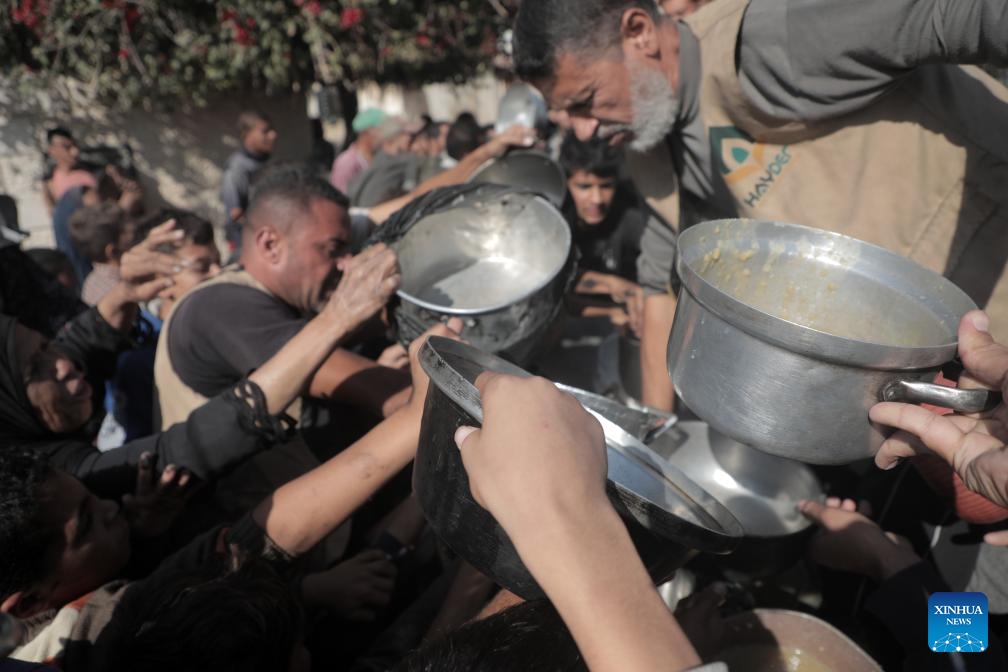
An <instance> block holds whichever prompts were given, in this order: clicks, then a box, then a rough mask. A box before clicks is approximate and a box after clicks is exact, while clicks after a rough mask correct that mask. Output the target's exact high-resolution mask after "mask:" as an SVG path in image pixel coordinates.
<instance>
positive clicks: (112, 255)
mask: <svg viewBox="0 0 1008 672" xmlns="http://www.w3.org/2000/svg"><path fill="white" fill-rule="evenodd" d="M103 252H104V253H105V261H112V260H113V259H116V258H118V257H119V256H121V255H120V254H119V246H118V245H116V244H115V243H109V244H108V245H106V246H105V249H104V250H103Z"/></svg>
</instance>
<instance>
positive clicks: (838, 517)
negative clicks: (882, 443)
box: [798, 497, 920, 581]
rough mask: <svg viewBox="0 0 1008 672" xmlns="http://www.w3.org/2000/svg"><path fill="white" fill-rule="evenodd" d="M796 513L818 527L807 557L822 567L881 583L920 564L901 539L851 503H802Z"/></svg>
mask: <svg viewBox="0 0 1008 672" xmlns="http://www.w3.org/2000/svg"><path fill="white" fill-rule="evenodd" d="M798 510H799V511H801V512H802V515H804V516H805V517H806V518H808V519H809V520H811V521H812V522H814V523H816V524H817V525H818V526H819V532H818V533H817V534H816V536H815V537H813V538H812V541H811V542H809V547H808V553H809V556H810V557H811V558H812V559H813V560H815V561H816V562H817V563H819V564H820V565H823V566H824V567H829V568H831V569H836V570H840V571H845V572H854V573H856V574H861V575H863V576H868V577H871V578H873V579H875V580H876V581H884V580H885V579H888V578H889V577H890V576H893V575H894V574H896V573H897V572H899V571H901V570H903V569H905V568H907V567H909V566H910V565H914V564H916V563H917V562H919V561H920V558H919V557H918V556H917V554H916V553H914V551H913V549H912V548H911V547H910V545H909V544H908V543H907V542H906V540H905V539H903V538H901V537H898V536H897V535H895V534H892V533H891V532H885V531H884V530H883V529H882V528H881V527H879V526H878V524H877V523H875V522H874V521H872V520H870V519H869V518H868V517H867V516H865V515H863V514H861V513H859V512H858V510H857V504H856V503H855V502H854V501H853V500H850V499H845V500H841V499H839V498H837V497H831V498H829V499H827V500H826V503H825V504H821V503H819V502H813V501H802V502H800V503H799V505H798Z"/></svg>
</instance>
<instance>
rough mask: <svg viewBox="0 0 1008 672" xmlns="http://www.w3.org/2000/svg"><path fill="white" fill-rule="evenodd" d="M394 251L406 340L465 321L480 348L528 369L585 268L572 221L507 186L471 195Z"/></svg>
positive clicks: (413, 230)
mask: <svg viewBox="0 0 1008 672" xmlns="http://www.w3.org/2000/svg"><path fill="white" fill-rule="evenodd" d="M391 246H392V248H393V249H394V250H395V251H396V253H397V254H398V256H399V266H400V268H401V269H402V286H401V287H400V289H399V292H398V296H399V299H400V303H399V305H398V306H397V307H396V308H395V311H394V317H395V320H396V324H397V327H398V330H399V339H400V340H401V341H402V342H404V343H408V342H410V341H411V340H413V339H415V338H417V337H419V336H420V334H422V333H423V332H424V331H426V330H427V329H428V328H430V327H431V326H433V325H434V324H436V323H437V322H439V321H444V320H446V319H448V318H450V317H460V318H462V319H463V322H464V324H465V337H466V339H467V340H468V341H469V342H470V343H472V344H473V345H475V346H477V347H479V348H480V349H482V350H485V351H487V352H492V353H497V354H500V355H502V356H504V357H507V358H508V359H511V360H512V361H516V362H519V363H524V362H526V361H528V360H529V359H530V358H531V357H532V356H533V355H534V354H535V351H536V349H537V347H538V346H539V345H540V340H541V338H542V336H543V334H544V333H545V332H546V331H547V330H548V329H549V327H550V326H551V324H552V323H553V322H554V320H556V319H557V316H558V315H559V313H560V310H561V308H562V306H563V297H564V296H565V295H566V293H567V289H568V286H569V285H570V283H571V282H572V280H573V277H574V272H575V269H574V256H573V254H572V253H571V233H570V227H569V226H567V223H566V221H564V218H563V216H562V215H561V214H560V213H559V212H558V211H557V209H556V208H554V207H553V206H552V205H551V204H550V203H549V202H548V201H547V200H546V199H544V198H542V197H540V196H535V195H532V194H528V193H520V192H513V191H509V190H505V189H498V190H483V191H470V192H468V193H467V194H465V195H464V196H461V197H460V198H459V199H458V201H457V202H455V203H453V204H452V206H451V207H447V208H443V209H440V210H437V211H436V212H433V213H431V214H429V215H427V216H425V217H423V218H422V219H420V220H419V221H418V222H416V224H414V225H413V226H412V227H410V228H409V229H408V230H407V231H406V232H405V234H404V235H403V236H402V237H401V238H399V239H398V240H395V241H393V242H392V243H391Z"/></svg>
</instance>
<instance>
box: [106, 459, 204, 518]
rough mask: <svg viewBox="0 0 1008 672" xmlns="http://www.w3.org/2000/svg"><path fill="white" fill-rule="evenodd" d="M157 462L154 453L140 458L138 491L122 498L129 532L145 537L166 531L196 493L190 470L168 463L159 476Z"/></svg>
mask: <svg viewBox="0 0 1008 672" xmlns="http://www.w3.org/2000/svg"><path fill="white" fill-rule="evenodd" d="M154 462H155V460H154V455H153V454H152V453H144V454H143V455H141V456H140V463H139V464H138V465H137V480H136V491H135V492H134V494H133V495H125V496H124V497H123V513H124V515H125V516H126V520H128V521H129V524H130V529H131V530H133V532H134V533H135V534H137V535H139V536H142V537H156V536H158V535H160V534H162V533H164V532H166V531H167V530H168V528H169V527H171V525H172V523H173V522H175V519H176V518H177V517H178V515H179V513H181V512H182V509H183V508H185V503H186V501H188V500H189V498H190V497H192V495H193V493H194V492H195V487H194V486H195V479H193V478H192V475H191V474H190V473H189V472H188V471H186V470H185V469H179V468H178V467H176V466H175V465H173V464H169V465H168V466H166V467H165V469H164V471H162V472H161V475H160V476H158V474H157V472H156V470H155V469H154Z"/></svg>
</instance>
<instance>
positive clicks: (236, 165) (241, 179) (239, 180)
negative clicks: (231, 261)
mask: <svg viewBox="0 0 1008 672" xmlns="http://www.w3.org/2000/svg"><path fill="white" fill-rule="evenodd" d="M276 139H277V132H276V129H274V128H273V124H272V123H271V122H270V119H269V117H267V116H266V115H265V114H263V113H262V112H259V111H257V110H246V111H245V112H242V113H241V114H240V115H238V141H239V143H240V144H241V147H239V149H238V151H237V152H235V153H234V154H232V155H231V156H230V157H228V160H227V164H226V165H225V167H224V175H223V176H222V177H221V187H220V199H221V203H223V204H224V216H225V217H226V220H225V221H226V223H225V225H224V234H225V237H226V239H227V243H228V245H229V246H230V247H231V249H232V251H235V250H237V249H238V247H239V246H240V245H241V224H240V222H239V221H238V220H240V219H241V217H242V215H243V213H244V212H245V209H246V208H247V207H248V202H249V187H250V185H251V182H252V177H253V176H254V175H255V174H256V173H257V172H258V171H259V170H260V169H261V168H262V167H263V166H264V165H265V164H266V162H267V161H268V160H269V158H270V155H272V154H273V147H274V145H276Z"/></svg>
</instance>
